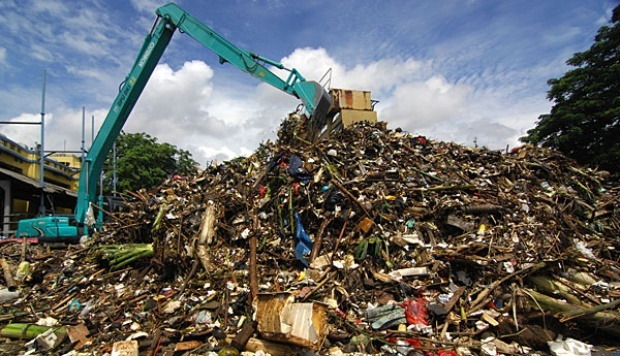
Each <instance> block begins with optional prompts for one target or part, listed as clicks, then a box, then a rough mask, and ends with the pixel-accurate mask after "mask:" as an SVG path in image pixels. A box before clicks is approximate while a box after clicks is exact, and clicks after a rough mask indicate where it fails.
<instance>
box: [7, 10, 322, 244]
mask: <svg viewBox="0 0 620 356" xmlns="http://www.w3.org/2000/svg"><path fill="white" fill-rule="evenodd" d="M156 14H157V18H156V20H155V23H154V24H153V27H152V28H151V32H150V33H149V34H148V35H147V36H146V39H145V40H144V44H143V45H142V48H141V49H140V52H139V53H138V57H137V58H136V61H135V62H134V64H133V67H132V68H131V71H130V72H129V74H128V75H127V77H126V78H125V81H124V84H123V85H122V87H121V90H120V92H119V93H118V96H117V97H116V99H115V100H114V103H113V104H112V107H111V108H110V111H109V113H108V115H107V116H106V118H105V120H104V122H103V124H102V126H101V128H100V129H99V132H98V133H97V136H96V138H95V140H94V141H93V143H92V146H91V148H90V150H89V151H88V155H87V156H86V158H85V161H84V166H83V167H82V171H81V174H80V181H79V188H78V196H77V206H76V208H75V215H74V218H73V219H70V218H69V217H60V216H42V217H37V218H33V219H25V220H21V221H20V222H19V223H18V227H17V231H16V237H17V238H37V240H39V241H42V242H77V241H79V239H80V237H81V236H88V235H89V233H90V232H91V231H92V228H93V226H94V223H95V220H94V219H93V216H94V213H93V212H94V209H93V205H94V204H96V203H97V200H98V203H99V205H100V206H101V205H102V201H103V197H101V196H99V199H97V194H96V192H97V184H98V183H99V177H100V175H101V170H102V167H103V163H104V160H105V158H106V156H107V154H108V153H109V152H110V149H111V148H112V145H113V144H114V141H115V140H116V138H117V137H118V135H119V134H120V132H121V129H122V127H123V125H124V124H125V121H126V120H127V117H128V116H129V114H130V113H131V110H132V109H133V107H134V105H135V104H136V101H137V100H138V98H139V97H140V94H141V93H142V90H143V89H144V87H145V86H146V84H147V82H148V80H149V78H150V76H151V74H152V73H153V70H154V69H155V66H156V65H157V63H158V61H159V59H160V58H161V56H162V54H163V52H164V50H165V49H166V47H167V46H168V43H169V42H170V39H171V38H172V35H173V34H174V32H175V31H176V30H177V29H178V30H179V32H181V33H185V34H188V35H189V36H191V37H192V38H194V39H195V40H197V41H198V42H200V43H202V44H203V45H204V46H205V47H207V48H208V49H210V50H212V51H213V52H215V53H216V54H217V55H218V56H219V61H220V63H221V64H224V63H230V64H232V65H234V66H236V67H237V68H239V69H241V70H242V71H244V72H246V73H248V74H250V75H252V76H254V77H256V78H258V79H259V80H261V81H264V82H265V83H268V84H270V85H272V86H274V87H276V88H278V89H280V90H282V91H283V92H286V93H288V94H290V95H293V96H295V97H296V98H298V99H300V100H301V101H302V103H303V105H304V107H305V111H306V113H307V116H308V118H309V120H310V121H309V126H310V128H311V129H310V130H316V131H318V130H319V129H320V128H322V127H323V126H325V125H326V123H327V115H328V112H329V111H330V110H331V108H332V98H331V96H330V94H329V93H328V92H327V91H326V90H325V89H324V88H323V87H322V86H321V85H320V84H319V83H317V82H315V81H307V80H306V79H305V78H304V77H303V76H302V75H301V74H300V73H299V72H298V71H297V70H296V69H294V68H293V69H288V68H285V67H284V66H283V65H282V64H281V63H278V62H276V61H272V60H269V59H267V58H264V57H261V56H259V55H257V54H255V53H252V52H248V51H245V50H243V49H240V48H238V47H237V46H235V45H233V44H232V43H230V42H228V41H227V40H226V39H224V38H223V37H222V36H220V35H219V34H217V33H215V32H214V31H213V30H212V29H210V28H209V27H207V26H206V25H204V24H203V23H201V22H200V21H198V20H197V19H196V18H195V17H193V16H192V15H190V14H189V13H187V12H185V11H184V10H183V9H181V8H180V7H179V6H177V5H175V4H168V5H165V6H162V7H160V8H158V9H157V11H156ZM266 65H271V66H273V67H275V68H279V69H283V70H286V71H288V72H289V74H288V78H287V79H286V80H283V79H281V78H280V77H278V76H277V75H275V74H274V73H273V72H272V71H270V70H269V69H268V68H267V67H266Z"/></svg>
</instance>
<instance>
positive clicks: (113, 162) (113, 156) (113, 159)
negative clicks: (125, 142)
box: [112, 142, 116, 196]
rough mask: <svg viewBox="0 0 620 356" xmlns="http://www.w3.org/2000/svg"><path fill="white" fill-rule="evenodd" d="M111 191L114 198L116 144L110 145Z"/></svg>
mask: <svg viewBox="0 0 620 356" xmlns="http://www.w3.org/2000/svg"><path fill="white" fill-rule="evenodd" d="M112 190H113V191H114V196H116V142H114V145H112Z"/></svg>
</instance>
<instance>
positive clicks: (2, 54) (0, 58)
mask: <svg viewBox="0 0 620 356" xmlns="http://www.w3.org/2000/svg"><path fill="white" fill-rule="evenodd" d="M5 64H6V48H4V47H0V65H5Z"/></svg>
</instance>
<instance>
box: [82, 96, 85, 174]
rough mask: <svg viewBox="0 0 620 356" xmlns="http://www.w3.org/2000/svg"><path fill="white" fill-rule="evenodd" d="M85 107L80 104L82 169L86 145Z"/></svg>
mask: <svg viewBox="0 0 620 356" xmlns="http://www.w3.org/2000/svg"><path fill="white" fill-rule="evenodd" d="M85 126H86V107H84V106H82V169H84V152H85V150H86V147H84V135H85V132H84V130H85V129H86V127H85Z"/></svg>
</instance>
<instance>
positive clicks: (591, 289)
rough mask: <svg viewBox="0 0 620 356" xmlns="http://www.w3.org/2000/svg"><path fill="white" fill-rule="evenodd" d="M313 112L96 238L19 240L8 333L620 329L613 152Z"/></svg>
mask: <svg viewBox="0 0 620 356" xmlns="http://www.w3.org/2000/svg"><path fill="white" fill-rule="evenodd" d="M304 125H305V120H304V118H303V117H299V116H297V115H291V116H290V117H289V118H288V119H286V120H284V121H283V123H282V125H281V127H280V130H279V133H278V139H277V141H276V142H271V141H268V142H266V143H264V144H261V146H260V147H259V148H258V149H257V150H256V152H255V153H254V154H253V155H251V156H249V157H247V158H238V159H234V160H231V161H229V162H225V163H223V164H220V165H216V166H212V167H209V168H208V169H206V170H205V171H204V172H202V173H201V174H199V175H198V176H196V177H178V176H175V177H173V178H171V179H169V180H168V181H166V182H164V183H163V184H162V185H161V187H159V188H158V189H156V190H154V191H138V192H126V193H125V197H126V198H127V206H126V209H125V210H124V212H122V213H120V214H115V215H113V216H110V217H109V218H110V221H109V223H108V224H106V225H105V227H104V229H103V231H100V232H99V233H97V234H96V235H95V236H94V238H92V239H91V240H90V241H89V242H88V243H87V244H86V245H81V246H70V247H68V248H67V249H64V250H49V249H45V248H44V247H42V246H32V245H31V246H27V245H26V244H24V245H11V246H4V247H0V251H1V253H2V261H4V262H3V270H4V271H5V279H6V280H8V278H10V277H12V276H15V275H16V273H17V272H15V271H16V270H17V269H18V267H19V271H21V272H19V273H17V274H19V277H18V278H14V279H15V280H14V281H12V284H13V289H12V290H9V289H6V290H4V291H2V293H1V295H0V298H1V301H2V312H1V315H0V336H2V337H4V338H6V340H5V341H6V343H4V344H0V350H4V351H7V352H11V353H14V354H17V353H19V352H26V351H27V350H30V352H43V353H46V352H47V353H49V352H53V353H57V354H72V355H76V354H80V353H84V354H112V355H137V354H138V352H139V353H140V354H148V355H156V354H163V355H173V354H174V355H177V354H178V355H181V354H184V355H190V354H194V355H199V354H209V353H212V354H216V353H217V354H221V355H236V354H239V353H240V352H254V353H257V354H272V355H280V354H297V353H301V352H310V351H314V352H316V353H319V354H329V355H341V354H346V353H361V354H393V355H398V354H402V355H408V354H413V355H415V354H419V355H497V354H534V353H538V354H541V355H542V354H547V353H552V354H557V355H562V354H590V350H591V344H594V343H599V342H604V343H606V344H607V345H611V346H612V347H613V345H614V342H615V341H613V340H617V337H618V336H620V328H619V327H618V325H620V312H619V308H618V305H619V304H620V263H619V261H620V253H619V252H618V251H619V249H620V241H619V239H618V236H620V209H619V208H620V207H619V204H620V201H619V199H618V198H619V196H620V194H619V193H620V191H619V189H618V187H617V186H614V185H612V184H609V183H608V182H607V179H608V178H609V173H608V172H604V171H597V170H592V169H589V168H584V167H581V166H579V165H577V164H576V163H575V162H573V161H572V160H570V159H568V158H566V157H564V156H562V155H561V154H559V153H557V152H553V151H548V150H545V149H540V148H536V147H531V146H523V147H520V148H518V149H515V150H513V151H512V152H510V153H501V152H497V151H492V150H488V149H486V148H471V147H464V146H461V145H457V144H454V143H447V142H440V141H434V140H430V139H427V138H426V137H423V136H419V135H414V134H411V133H408V132H404V131H402V130H400V129H396V130H388V129H387V127H386V125H385V124H384V123H379V124H377V125H375V126H370V125H357V126H354V127H351V128H347V129H345V130H343V131H342V132H339V133H334V134H332V135H331V137H330V138H327V139H324V140H321V141H319V142H317V143H314V144H312V143H311V142H308V141H306V140H305V139H304V138H303V137H305V135H303V132H304V130H305V127H304ZM2 261H0V262H2ZM20 262H21V263H20ZM5 265H6V266H5ZM5 267H6V268H5ZM7 271H8V272H9V273H8V274H9V276H7ZM11 271H13V272H11ZM8 286H9V285H8V282H7V287H8ZM616 350H617V349H616ZM563 352H564V353H563Z"/></svg>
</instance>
